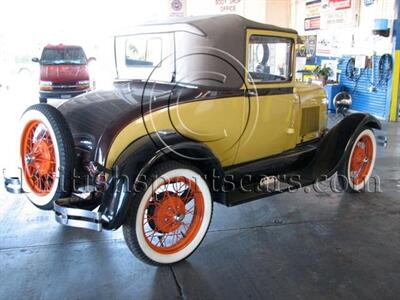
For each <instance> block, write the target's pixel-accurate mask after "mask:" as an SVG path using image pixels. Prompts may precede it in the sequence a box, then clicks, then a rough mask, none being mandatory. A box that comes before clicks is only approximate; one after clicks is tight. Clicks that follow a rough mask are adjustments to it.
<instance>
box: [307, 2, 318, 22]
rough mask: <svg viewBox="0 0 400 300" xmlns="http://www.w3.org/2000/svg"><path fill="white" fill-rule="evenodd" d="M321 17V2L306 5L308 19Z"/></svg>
mask: <svg viewBox="0 0 400 300" xmlns="http://www.w3.org/2000/svg"><path fill="white" fill-rule="evenodd" d="M319 16H321V0H314V1H311V2H307V3H306V18H312V17H319Z"/></svg>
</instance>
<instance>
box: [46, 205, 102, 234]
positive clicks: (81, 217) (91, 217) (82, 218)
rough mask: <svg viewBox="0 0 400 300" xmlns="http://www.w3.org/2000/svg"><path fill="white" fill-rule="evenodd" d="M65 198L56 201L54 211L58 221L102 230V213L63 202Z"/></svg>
mask: <svg viewBox="0 0 400 300" xmlns="http://www.w3.org/2000/svg"><path fill="white" fill-rule="evenodd" d="M65 200H66V199H59V200H57V201H55V202H54V212H55V215H56V221H57V222H58V223H60V224H62V225H65V226H70V227H78V228H84V229H90V230H94V231H101V230H102V229H103V226H102V224H101V213H99V212H95V211H91V210H85V209H80V208H74V207H69V206H67V205H66V204H65V203H62V202H64V201H65ZM67 202H68V201H67Z"/></svg>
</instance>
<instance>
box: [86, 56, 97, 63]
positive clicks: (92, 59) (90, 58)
mask: <svg viewBox="0 0 400 300" xmlns="http://www.w3.org/2000/svg"><path fill="white" fill-rule="evenodd" d="M87 61H88V63H91V62H93V61H96V57H89V58H88V59H87Z"/></svg>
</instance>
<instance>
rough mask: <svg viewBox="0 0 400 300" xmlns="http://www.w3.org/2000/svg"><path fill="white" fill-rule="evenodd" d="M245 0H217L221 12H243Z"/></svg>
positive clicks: (216, 3)
mask: <svg viewBox="0 0 400 300" xmlns="http://www.w3.org/2000/svg"><path fill="white" fill-rule="evenodd" d="M243 2H244V1H243V0H215V5H216V6H217V9H218V12H219V13H239V14H241V13H243V10H244V9H243Z"/></svg>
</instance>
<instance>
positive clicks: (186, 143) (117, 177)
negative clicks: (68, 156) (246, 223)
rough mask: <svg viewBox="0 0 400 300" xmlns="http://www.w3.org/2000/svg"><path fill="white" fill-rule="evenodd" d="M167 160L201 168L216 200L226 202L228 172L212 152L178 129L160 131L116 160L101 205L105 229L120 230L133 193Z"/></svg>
mask: <svg viewBox="0 0 400 300" xmlns="http://www.w3.org/2000/svg"><path fill="white" fill-rule="evenodd" d="M165 160H176V161H179V162H182V163H186V164H187V163H189V164H193V165H194V166H196V167H197V168H199V169H200V170H201V171H202V172H203V173H204V175H205V179H206V180H207V182H208V183H209V185H210V190H211V193H212V197H213V200H214V201H217V202H222V203H225V202H226V198H225V193H223V192H222V189H221V186H222V181H223V176H224V172H223V169H222V167H221V165H220V162H219V160H218V159H217V158H216V157H215V156H214V154H213V153H212V151H211V150H210V149H209V148H208V147H207V146H206V145H204V144H201V143H198V142H195V141H192V140H189V139H187V138H185V137H183V136H182V135H180V134H177V133H175V132H157V133H153V134H150V135H146V136H143V137H141V138H139V139H138V140H136V141H134V142H133V143H131V144H130V145H129V146H128V147H127V148H126V149H125V150H124V151H123V152H122V154H121V155H120V156H119V157H118V159H117V160H116V162H115V164H114V166H113V170H112V172H111V174H110V176H109V179H108V182H107V186H108V188H107V190H106V191H105V193H104V195H103V199H102V202H101V205H100V208H99V211H100V212H101V213H102V216H103V217H102V221H103V227H104V228H105V229H117V228H119V227H120V226H121V225H122V224H123V222H124V220H125V217H126V215H127V212H128V211H129V207H130V206H129V204H130V203H129V201H130V199H132V194H134V193H137V192H139V191H140V189H141V188H143V186H140V183H141V182H143V181H141V180H140V179H141V178H143V177H142V176H144V175H145V174H146V172H147V171H149V170H150V168H151V167H152V166H154V165H155V164H157V163H160V162H162V161H165Z"/></svg>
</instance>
